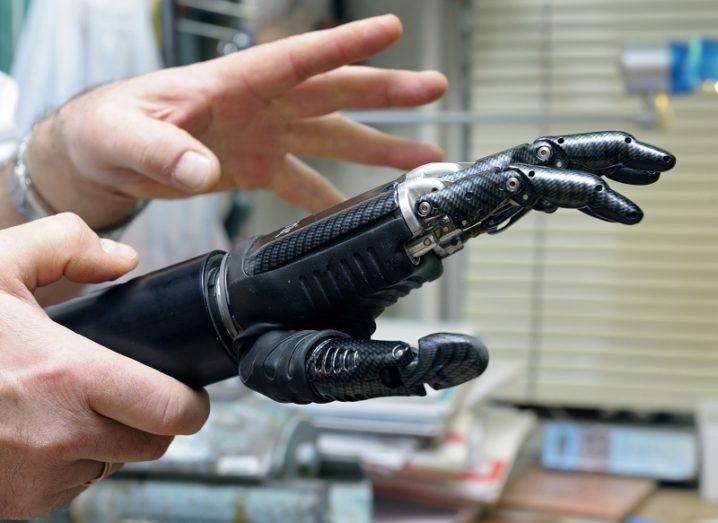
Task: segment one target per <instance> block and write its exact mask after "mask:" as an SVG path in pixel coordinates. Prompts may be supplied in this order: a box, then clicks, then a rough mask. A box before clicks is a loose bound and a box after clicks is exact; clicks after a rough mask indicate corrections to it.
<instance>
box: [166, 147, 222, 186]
mask: <svg viewBox="0 0 718 523" xmlns="http://www.w3.org/2000/svg"><path fill="white" fill-rule="evenodd" d="M213 169H214V166H213V162H212V160H211V159H210V158H208V157H207V156H205V155H203V154H201V153H198V152H196V151H187V152H185V153H184V154H183V155H182V156H180V159H179V160H178V161H177V164H176V165H175V167H174V169H173V170H172V180H173V181H174V182H175V183H176V184H177V185H179V186H180V187H182V188H183V189H186V190H188V191H191V192H198V191H201V190H202V189H204V188H205V187H206V186H207V185H209V184H210V183H211V181H212V179H213Z"/></svg>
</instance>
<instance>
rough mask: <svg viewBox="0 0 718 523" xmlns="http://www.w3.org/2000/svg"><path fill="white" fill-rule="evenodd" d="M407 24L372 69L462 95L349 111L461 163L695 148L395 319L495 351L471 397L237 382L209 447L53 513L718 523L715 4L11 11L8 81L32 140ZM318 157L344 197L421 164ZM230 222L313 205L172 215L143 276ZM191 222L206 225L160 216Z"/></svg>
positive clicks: (277, 218) (111, 483) (521, 237)
mask: <svg viewBox="0 0 718 523" xmlns="http://www.w3.org/2000/svg"><path fill="white" fill-rule="evenodd" d="M386 12H393V13H395V14H397V15H398V16H399V17H400V18H401V19H402V21H403V23H404V27H405V36H404V38H403V39H402V40H401V41H400V42H399V43H398V44H397V45H396V46H395V47H394V48H392V49H391V50H390V51H388V52H386V53H384V54H382V55H380V56H379V57H377V58H376V59H373V60H371V64H372V65H376V66H381V67H395V68H410V69H438V70H440V71H442V72H443V73H444V74H446V75H447V77H448V78H449V81H450V85H451V87H450V91H449V93H448V94H447V96H446V97H445V98H444V99H443V100H441V101H439V102H437V103H435V104H432V105H431V106H429V107H426V108H422V109H420V110H389V111H364V112H356V113H351V116H353V117H354V118H356V119H357V120H360V121H362V122H366V123H369V124H372V125H375V126H377V127H380V128H382V129H385V130H388V131H391V132H395V133H400V134H402V135H405V136H408V137H416V138H420V139H423V140H429V141H435V142H437V143H439V144H440V145H441V146H442V147H444V149H445V151H446V158H447V160H449V161H470V160H474V159H476V158H479V157H482V156H485V155H488V154H491V153H494V152H497V151H500V150H502V149H505V148H508V147H511V146H514V145H516V144H519V143H524V142H527V141H533V140H534V139H535V138H537V137H539V136H542V135H549V134H550V135H560V134H563V133H566V134H573V133H577V132H582V131H592V130H613V129H620V130H625V131H627V132H630V133H635V134H636V135H637V136H639V137H640V138H641V139H642V140H645V141H647V142H650V143H653V144H656V145H659V146H661V147H664V148H666V149H668V150H670V151H671V152H673V153H674V154H676V156H677V158H678V165H677V168H676V169H675V170H674V171H673V172H671V173H669V174H667V175H665V176H663V177H662V179H661V181H660V183H658V184H656V185H655V186H651V187H649V188H646V187H622V188H621V191H622V192H624V191H625V193H626V195H627V196H629V197H631V198H635V199H636V201H638V202H640V204H641V206H642V207H643V209H644V210H645V212H646V217H645V219H644V221H643V222H642V223H641V224H640V225H639V226H637V227H630V228H628V227H625V228H624V227H618V226H616V225H614V224H606V223H603V222H600V221H597V220H591V219H589V218H587V217H586V216H584V215H582V214H580V213H575V212H558V213H556V214H555V215H551V216H548V215H544V214H539V213H533V214H531V215H529V216H528V217H526V218H525V219H523V220H522V221H521V222H519V223H518V224H517V225H516V226H515V227H513V228H512V230H511V231H510V232H508V233H506V234H501V235H498V236H482V237H479V238H478V239H476V240H474V241H473V242H472V243H469V244H468V245H467V247H466V248H465V250H464V252H463V253H462V254H460V255H458V256H454V257H452V258H450V259H448V260H447V264H446V266H447V270H446V275H445V277H444V278H442V279H441V280H440V281H438V282H435V283H433V284H431V285H429V286H427V287H426V288H424V289H421V290H420V291H419V292H416V293H415V294H413V295H411V296H410V297H409V298H408V299H405V300H404V301H403V302H402V303H399V304H398V305H397V306H396V307H394V308H393V309H391V310H390V311H388V313H387V314H386V317H385V318H382V321H380V324H379V329H378V332H377V337H379V338H389V339H399V338H402V339H406V340H407V341H412V342H413V341H415V340H416V339H417V338H418V337H420V336H422V335H424V334H426V333H428V332H431V331H436V330H449V331H465V332H470V333H474V334H476V335H478V336H480V337H481V338H482V339H483V340H484V341H485V342H486V344H487V345H488V347H489V350H490V352H491V355H492V364H491V367H490V370H489V371H488V372H487V374H486V375H485V376H484V377H482V378H481V379H479V380H477V381H476V383H472V384H468V385H466V386H464V387H461V388H460V389H459V390H452V391H444V392H442V393H436V394H433V395H430V396H429V397H428V398H425V399H418V400H414V399H402V400H396V399H392V400H384V399H381V400H370V401H368V402H363V403H360V404H352V405H325V406H319V407H309V408H291V407H286V406H280V405H275V404H271V403H269V402H266V401H263V400H261V399H259V398H257V397H254V396H252V395H250V394H248V393H246V391H242V390H240V389H239V387H238V386H237V384H236V383H228V384H221V385H220V386H217V387H216V388H215V390H213V391H212V392H213V394H214V396H215V403H214V406H213V409H214V410H213V414H212V418H211V420H210V423H209V425H208V426H207V427H206V428H205V429H203V431H202V432H201V433H200V434H199V435H198V436H195V437H191V438H178V440H177V441H176V442H175V444H173V446H172V447H171V448H170V451H169V452H168V454H167V456H165V458H163V459H162V460H160V461H159V462H157V463H155V464H141V465H135V466H133V467H126V469H125V471H124V472H123V473H122V474H120V475H118V476H117V477H116V478H113V479H112V480H108V481H107V482H104V483H103V484H102V485H100V486H97V487H93V488H91V489H89V490H88V491H87V492H86V493H85V494H84V495H83V496H82V497H81V498H79V499H78V500H77V501H76V502H75V503H74V504H73V506H72V507H71V508H70V509H69V510H66V511H63V512H61V513H58V514H56V515H54V516H52V518H50V519H51V520H53V521H92V522H95V521H97V522H104V521H108V522H109V521H203V522H204V521H206V522H214V521H217V522H219V521H267V522H270V521H271V522H274V521H277V522H279V521H282V522H284V521H307V522H310V521H336V522H345V521H346V522H355V521H356V522H363V521H396V522H398V521H426V522H429V521H432V522H433V521H436V522H439V521H467V522H468V521H493V522H513V521H525V522H533V521H586V520H591V521H626V520H631V521H665V522H684V521H685V522H689V521H690V522H693V521H696V522H697V521H706V522H707V521H718V228H716V227H715V223H716V221H718V177H716V176H715V175H714V172H713V170H714V166H713V159H714V157H713V154H714V153H715V150H716V147H718V3H717V2H715V0H680V1H678V0H463V1H461V0H382V1H379V0H361V1H360V0H244V1H243V0H236V1H231V0H171V1H170V0H165V1H155V2H153V1H150V0H127V1H123V2H114V3H113V2H109V1H106V0H33V1H28V0H0V70H3V71H5V72H9V73H10V74H12V76H14V77H15V78H16V80H17V81H18V83H19V85H20V104H19V109H18V114H17V120H18V125H19V126H20V127H21V130H27V129H29V128H30V126H31V125H32V123H33V122H34V121H36V120H37V119H38V118H39V117H41V116H42V115H44V114H47V113H48V112H49V111H51V110H52V109H53V107H56V106H57V105H59V104H61V103H63V102H64V101H65V100H67V98H69V97H70V96H72V95H73V94H75V93H77V92H79V91H81V90H82V89H85V88H87V87H91V86H92V85H97V84H99V83H102V82H106V81H110V80H112V79H116V78H122V77H126V76H129V75H133V74H139V73H142V72H146V71H149V70H152V69H154V68H158V67H163V66H172V65H180V64H187V63H191V62H195V61H199V60H204V59H208V58H212V57H215V56H219V55H223V54H228V53H232V52H237V51H241V50H242V49H244V48H246V47H249V46H251V45H255V44H257V43H262V42H267V41H271V40H274V39H277V38H281V37H283V36H287V35H290V34H296V33H301V32H305V31H309V30H313V29H317V28H325V27H331V26H334V25H337V24H340V23H342V22H346V21H350V20H354V19H359V18H364V17H367V16H371V15H375V14H382V13H386ZM312 164H313V165H314V166H315V167H317V168H319V169H320V170H321V172H322V173H324V174H326V175H327V176H328V177H330V178H331V179H332V180H333V181H334V182H335V183H336V184H337V185H338V186H339V187H340V188H341V189H342V190H343V191H345V193H346V194H349V195H351V194H355V193H358V192H360V191H363V190H366V189H369V188H372V187H374V186H377V185H379V184H380V183H382V182H385V181H388V180H390V179H393V178H395V177H396V176H398V175H399V174H400V173H398V172H396V171H391V170H389V169H378V168H369V167H365V166H354V165H346V164H340V163H337V162H332V161H313V162H312ZM614 183H615V182H614ZM218 208H219V209H221V214H222V215H221V219H222V220H223V222H224V224H225V229H226V232H227V234H226V238H219V239H217V238H215V239H214V240H213V241H215V240H216V241H215V243H217V242H219V243H222V242H224V243H228V242H230V241H234V240H236V239H238V238H240V237H245V236H248V235H252V234H260V233H266V232H268V231H270V230H273V229H275V228H279V227H281V226H283V225H285V224H286V223H289V222H290V221H292V220H294V219H296V218H297V217H299V216H301V213H300V212H299V211H298V210H296V209H292V208H290V207H287V206H286V205H285V204H283V203H282V202H280V201H279V200H277V199H276V198H275V197H274V196H272V195H270V194H263V193H235V194H233V195H220V196H210V197H204V198H195V199H192V200H190V201H189V202H186V203H179V202H170V203H157V204H156V203H153V204H152V205H151V206H150V208H149V209H148V210H147V212H145V213H144V215H143V217H142V219H141V220H138V222H137V223H135V224H134V225H133V230H130V231H129V232H128V236H129V240H128V241H130V242H131V243H134V244H135V245H139V247H140V249H141V251H142V255H143V259H144V260H145V265H143V270H148V269H152V268H156V267H159V266H163V265H166V264H167V263H169V262H171V261H176V260H180V259H184V258H187V257H189V256H191V255H194V254H199V253H201V252H203V251H206V250H208V249H209V248H211V246H210V245H209V244H208V243H207V240H206V238H204V239H203V240H202V241H200V240H198V241H192V240H191V239H188V238H193V237H196V238H203V237H204V236H206V235H204V234H203V232H204V229H203V227H204V226H205V225H206V224H208V223H210V221H211V220H212V219H214V217H215V216H216V213H217V209H218ZM188 212H190V213H193V214H192V215H193V216H196V217H197V219H196V220H194V223H195V230H193V231H191V234H193V235H194V236H189V237H188V234H190V233H188V232H187V231H186V230H172V231H167V230H166V229H165V227H164V226H163V227H160V226H159V224H165V223H167V222H168V221H169V222H172V217H173V216H179V215H180V214H185V215H186V214H187V213H188ZM168 217H169V219H168ZM208 230H209V229H208Z"/></svg>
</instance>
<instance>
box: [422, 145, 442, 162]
mask: <svg viewBox="0 0 718 523" xmlns="http://www.w3.org/2000/svg"><path fill="white" fill-rule="evenodd" d="M423 145H424V149H425V150H426V156H427V158H430V159H429V160H428V161H429V162H440V161H441V160H443V159H444V150H443V149H442V148H441V147H439V146H438V145H436V144H433V143H425V144H423Z"/></svg>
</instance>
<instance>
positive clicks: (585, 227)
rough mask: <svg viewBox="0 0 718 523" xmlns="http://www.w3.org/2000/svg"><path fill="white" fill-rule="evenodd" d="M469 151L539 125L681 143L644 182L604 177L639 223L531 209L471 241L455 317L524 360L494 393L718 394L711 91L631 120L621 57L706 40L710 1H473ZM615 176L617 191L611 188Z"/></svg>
mask: <svg viewBox="0 0 718 523" xmlns="http://www.w3.org/2000/svg"><path fill="white" fill-rule="evenodd" d="M472 17H473V29H472V35H473V36H472V72H471V78H470V81H471V85H472V89H471V98H472V101H471V105H472V109H473V110H474V111H477V112H479V113H481V114H484V115H492V116H495V118H494V119H495V120H497V121H498V122H499V123H492V124H491V125H477V126H475V127H474V128H473V129H472V138H471V145H472V149H473V155H474V157H477V158H478V157H481V156H485V155H487V154H490V153H492V152H496V151H499V150H501V149H504V148H507V147H510V146H513V145H515V144H517V143H523V142H526V141H532V140H533V139H534V138H536V137H538V136H541V135H543V134H562V133H575V132H582V131H590V130H603V129H621V130H626V131H628V132H632V133H635V134H636V135H637V136H638V137H639V138H640V139H642V140H645V141H648V142H651V143H654V144H657V145H660V146H663V147H665V148H667V149H669V150H670V151H671V152H673V153H674V154H676V155H677V157H678V165H677V168H676V169H675V170H674V171H672V172H670V173H668V174H666V175H664V176H663V177H662V179H661V181H660V182H659V183H657V184H655V185H653V186H648V187H630V186H625V185H622V184H618V183H617V182H611V181H610V180H609V184H611V185H612V186H613V187H615V188H619V190H620V191H621V192H623V193H624V194H626V195H627V196H628V197H630V198H632V199H634V200H635V201H637V202H638V203H639V205H641V207H642V208H643V209H644V211H645V213H646V217H645V218H644V221H643V222H642V223H641V224H639V225H638V226H634V227H626V226H621V225H617V224H607V223H603V222H600V221H597V220H593V219H591V218H589V217H587V216H585V215H583V214H582V213H579V212H576V211H568V210H564V211H559V212H557V213H556V214H554V215H550V216H547V215H542V214H539V213H531V214H530V215H529V216H527V217H526V218H524V219H523V220H522V221H520V222H519V223H518V224H517V225H516V226H514V228H513V229H512V230H511V231H509V232H507V233H505V234H500V235H497V236H494V237H480V238H478V239H477V240H475V241H474V242H472V243H471V244H469V246H468V249H467V250H468V254H469V256H468V259H469V261H468V267H467V270H466V275H465V279H466V286H465V288H466V299H465V300H464V302H465V304H464V313H465V317H466V319H468V320H470V321H472V322H474V323H476V324H477V325H478V327H479V328H480V329H481V331H482V332H483V333H484V337H485V341H486V342H487V345H488V346H489V348H490V350H491V351H492V354H493V355H494V356H495V357H502V358H509V359H514V360H518V361H520V362H522V363H523V364H524V367H523V368H524V369H525V372H524V374H523V376H522V379H521V380H520V381H519V382H517V383H515V384H513V385H512V386H511V387H510V388H509V389H508V390H506V391H505V397H506V398H508V399H511V400H515V401H523V402H535V403H540V404H547V405H563V406H590V407H608V408H632V409H639V410H669V411H688V410H691V409H692V408H693V407H694V405H695V403H696V402H697V401H698V400H701V399H704V398H706V397H714V398H715V397H718V226H716V223H718V173H716V172H715V171H716V169H715V151H716V150H717V149H718V96H715V95H714V96H709V95H706V94H700V95H692V96H688V97H681V98H678V97H676V98H672V99H671V104H672V109H673V113H674V118H673V120H672V121H671V122H670V123H669V124H668V125H667V126H666V127H663V128H658V127H650V128H642V127H640V126H639V125H637V124H636V122H638V121H641V119H642V118H645V116H646V111H647V109H646V106H645V102H644V101H643V100H641V99H640V98H639V97H636V96H630V95H628V94H626V92H625V89H624V85H623V81H622V78H621V73H620V67H619V60H620V56H621V53H622V52H623V51H624V50H625V49H627V48H628V47H629V46H630V45H632V44H636V43H663V44H665V43H666V42H667V41H669V40H689V39H690V38H692V37H696V36H709V37H718V3H717V2H715V1H713V0H682V1H680V2H677V1H675V0H581V1H576V0H511V1H505V0H475V2H474V4H473V8H472ZM619 186H620V187H619Z"/></svg>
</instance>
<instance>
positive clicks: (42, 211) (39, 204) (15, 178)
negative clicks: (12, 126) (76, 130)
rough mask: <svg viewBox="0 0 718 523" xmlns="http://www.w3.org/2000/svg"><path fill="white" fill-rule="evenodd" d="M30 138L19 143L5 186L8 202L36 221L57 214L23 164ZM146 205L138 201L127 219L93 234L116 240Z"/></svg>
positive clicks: (145, 201)
mask: <svg viewBox="0 0 718 523" xmlns="http://www.w3.org/2000/svg"><path fill="white" fill-rule="evenodd" d="M31 137H32V133H29V134H27V135H26V136H25V137H24V138H23V139H22V141H21V142H20V145H19V146H18V148H17V152H16V153H15V158H14V159H13V160H12V161H11V163H10V172H9V173H8V176H7V179H6V185H5V188H6V190H7V194H8V196H9V198H10V201H11V202H12V203H13V205H14V206H15V209H17V211H18V212H19V213H20V214H21V215H22V216H23V217H24V218H25V219H26V220H27V221H33V220H38V219H40V218H45V217H47V216H52V215H53V214H57V213H58V211H57V209H55V208H54V207H53V206H52V205H50V203H48V201H47V200H46V199H45V198H43V196H42V195H41V194H40V193H39V192H38V190H37V187H35V184H34V183H33V182H32V178H31V177H30V171H29V170H28V168H27V164H26V162H25V154H26V151H27V146H28V143H29V142H30V139H31ZM147 203H148V202H147V200H138V202H137V204H136V205H135V208H134V210H133V211H132V213H131V214H130V215H129V216H128V217H126V218H123V219H122V220H121V221H120V222H118V223H116V224H112V225H110V226H108V227H103V228H102V229H97V230H95V232H96V233H97V234H98V235H99V236H102V237H103V238H110V239H113V240H116V239H118V238H119V237H120V236H121V235H122V233H123V232H124V230H125V229H126V228H127V226H128V225H129V224H130V223H131V222H132V220H134V219H135V218H136V217H137V215H138V214H139V213H140V212H142V209H144V208H145V207H146V206H147Z"/></svg>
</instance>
